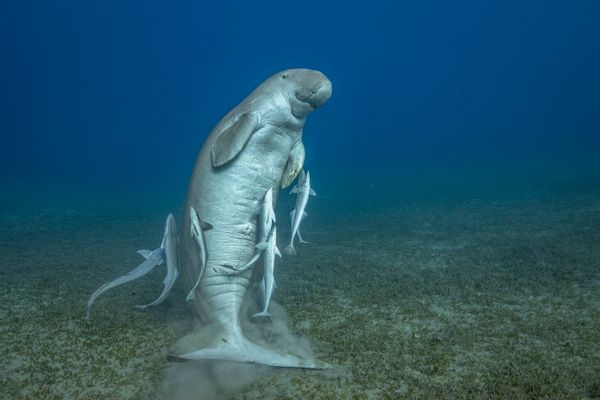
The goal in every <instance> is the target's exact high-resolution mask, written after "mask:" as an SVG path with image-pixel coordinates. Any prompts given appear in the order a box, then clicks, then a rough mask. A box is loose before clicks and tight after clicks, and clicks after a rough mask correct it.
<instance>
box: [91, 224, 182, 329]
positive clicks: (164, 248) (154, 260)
mask: <svg viewBox="0 0 600 400" xmlns="http://www.w3.org/2000/svg"><path fill="white" fill-rule="evenodd" d="M138 253H140V254H141V255H142V256H143V257H144V258H146V261H144V262H143V263H141V264H140V265H138V266H137V267H136V268H135V269H133V270H131V271H129V272H128V273H127V274H125V275H123V276H120V277H118V278H117V279H115V280H112V281H110V282H107V283H105V284H104V285H102V286H100V287H99V288H98V289H97V290H96V291H95V292H94V293H93V294H92V296H91V297H90V299H89V300H88V302H87V312H86V318H87V319H89V318H90V313H91V310H92V304H94V302H95V301H96V299H97V298H98V297H99V296H100V295H101V294H102V293H104V292H106V291H107V290H109V289H112V288H114V287H117V286H120V285H123V284H125V283H127V282H131V281H133V280H136V279H138V278H141V277H142V276H144V275H146V274H148V273H149V272H150V271H152V270H153V269H154V268H155V267H157V266H159V265H161V264H162V263H163V262H165V259H166V261H167V278H166V279H165V289H166V288H167V279H168V278H169V276H170V275H171V276H173V275H174V277H173V278H172V279H171V280H172V281H173V282H174V281H175V278H176V277H177V258H174V256H176V255H177V253H176V227H175V218H173V215H172V214H169V216H168V217H167V222H166V225H165V234H164V236H163V241H162V243H161V245H160V247H158V248H157V249H155V250H153V251H150V250H140V251H138ZM172 270H174V271H175V272H174V273H173V272H172ZM173 282H170V283H169V285H170V286H169V287H168V289H169V290H170V289H171V287H172V286H173ZM163 293H164V291H163ZM167 293H168V290H167ZM165 296H166V294H165ZM161 297H163V295H161ZM159 298H160V297H159ZM163 298H164V297H163ZM161 301H162V299H161ZM153 303H154V302H153ZM151 304H152V303H151ZM156 304H158V303H156ZM143 307H145V306H143Z"/></svg>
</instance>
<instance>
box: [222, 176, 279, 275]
mask: <svg viewBox="0 0 600 400" xmlns="http://www.w3.org/2000/svg"><path fill="white" fill-rule="evenodd" d="M274 222H275V211H273V189H272V188H269V190H267V193H265V197H264V198H263V202H262V205H261V210H260V212H259V214H258V244H257V245H256V250H255V251H254V255H253V256H252V258H251V259H250V260H249V261H248V262H247V263H246V264H244V265H242V266H241V267H238V268H234V267H231V266H229V265H225V267H228V268H233V269H234V270H235V271H234V272H233V273H240V272H242V271H245V270H246V269H248V268H250V267H251V266H252V265H253V264H254V263H255V262H256V261H257V260H258V259H259V257H260V255H261V254H262V253H263V252H264V250H265V247H266V246H259V245H260V244H261V243H266V242H267V239H268V237H269V233H270V232H271V228H272V226H273V223H274Z"/></svg>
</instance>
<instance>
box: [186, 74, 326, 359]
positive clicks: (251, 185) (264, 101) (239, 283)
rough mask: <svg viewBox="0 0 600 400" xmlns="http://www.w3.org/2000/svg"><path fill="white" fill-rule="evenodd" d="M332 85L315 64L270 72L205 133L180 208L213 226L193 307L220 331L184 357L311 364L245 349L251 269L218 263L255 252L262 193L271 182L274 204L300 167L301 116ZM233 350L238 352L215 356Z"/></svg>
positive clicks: (189, 273)
mask: <svg viewBox="0 0 600 400" xmlns="http://www.w3.org/2000/svg"><path fill="white" fill-rule="evenodd" d="M331 91H332V88H331V82H330V81H329V80H328V79H327V78H326V77H325V76H324V75H323V74H322V73H320V72H318V71H312V70H307V69H291V70H287V71H283V72H281V73H278V74H275V75H273V76H272V77H271V78H269V79H267V80H266V81H265V82H263V83H262V84H261V85H260V86H258V88H256V89H255V90H254V91H253V92H252V93H251V94H250V95H249V96H248V97H247V98H246V99H245V100H244V101H243V102H242V103H241V104H239V105H238V106H237V107H235V108H234V109H233V110H232V111H230V112H229V113H228V114H227V115H226V116H225V117H224V118H223V119H222V120H221V121H220V122H219V123H218V124H217V126H216V127H215V128H214V129H213V131H212V132H211V133H210V135H209V136H208V138H207V139H206V141H205V143H204V145H203V147H202V149H201V151H200V154H199V155H198V158H197V160H196V163H195V166H194V170H193V173H192V177H191V180H190V184H189V189H188V196H187V200H186V205H185V208H184V209H185V210H189V209H190V207H194V209H195V210H196V211H197V212H198V215H199V217H200V219H201V220H202V221H205V222H207V223H209V224H211V225H212V226H213V228H212V229H211V230H210V231H207V232H206V233H205V235H206V237H205V238H206V247H207V251H208V254H209V257H208V260H207V265H206V269H205V272H204V276H203V278H202V281H201V282H200V285H199V289H198V296H197V297H198V299H197V300H196V301H195V302H194V308H195V311H196V313H197V315H199V316H200V318H201V319H202V320H203V321H204V322H210V323H218V324H219V325H220V326H221V335H219V336H218V337H215V342H214V347H213V350H211V349H207V350H202V349H200V350H199V351H198V352H195V353H196V354H195V355H192V353H189V354H188V355H182V356H181V357H182V358H188V359H206V358H219V359H236V360H238V361H244V360H246V361H249V362H258V363H264V364H269V365H279V366H300V367H308V368H311V367H312V366H311V365H294V364H299V362H298V361H297V360H292V359H285V358H282V359H281V360H275V359H274V358H273V359H272V360H271V361H269V359H268V357H269V356H268V354H267V355H265V354H266V353H265V354H263V355H262V356H258V355H257V354H255V353H256V352H257V351H254V350H252V349H250V348H249V346H250V347H252V345H251V344H250V343H248V340H247V339H245V337H244V335H243V332H242V330H241V327H240V310H241V306H242V302H243V301H244V298H245V296H246V291H247V289H248V287H249V285H250V278H251V276H252V271H253V270H254V268H249V269H248V270H246V271H244V272H243V273H241V274H239V275H231V274H227V269H224V268H223V267H221V266H222V265H244V264H245V263H246V262H247V261H248V260H249V259H250V258H251V257H252V255H253V254H254V251H255V245H256V240H257V212H258V211H259V210H260V206H261V202H262V200H263V198H264V196H265V193H266V192H267V190H268V189H270V188H271V189H273V204H274V205H275V204H276V203H277V197H278V192H279V189H280V188H284V187H287V186H289V185H290V183H291V182H292V181H293V180H294V179H295V177H296V176H297V175H298V173H299V171H300V170H301V169H302V164H303V162H304V146H303V145H302V131H303V127H304V123H305V121H306V117H307V115H308V114H309V113H310V112H312V111H313V110H314V109H315V108H317V107H320V106H321V105H323V104H324V103H325V102H326V101H327V100H328V99H329V97H330V96H331ZM184 215H185V217H184V221H183V226H182V229H181V231H180V232H182V234H181V235H180V264H181V267H182V269H183V270H182V274H183V276H184V278H185V279H186V283H187V284H189V286H190V287H191V286H192V285H193V279H194V277H195V276H197V274H198V271H199V268H200V254H199V250H198V246H197V245H196V243H195V242H194V240H193V238H192V237H191V236H190V235H186V234H185V233H186V232H189V231H190V217H189V215H188V213H185V214H184ZM257 265H259V264H257ZM190 282H191V283H190ZM224 344H225V345H224ZM223 346H225V347H227V348H226V349H225V348H223ZM219 348H221V350H219ZM232 349H233V350H232ZM236 349H237V350H236ZM255 350H256V349H255ZM236 352H237V353H243V354H242V355H241V356H239V354H238V356H239V357H238V356H232V357H230V356H223V357H220V356H219V354H221V355H223V354H231V353H234V354H235V353H236ZM252 357H259V359H252ZM261 357H263V358H264V357H267V359H265V360H262V359H261ZM240 358H241V359H240ZM288 364H289V365H288ZM300 364H301V363H300Z"/></svg>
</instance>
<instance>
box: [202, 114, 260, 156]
mask: <svg viewBox="0 0 600 400" xmlns="http://www.w3.org/2000/svg"><path fill="white" fill-rule="evenodd" d="M257 128H258V117H257V116H256V115H255V114H244V115H242V116H241V117H239V118H238V120H237V121H235V123H234V124H233V125H231V126H230V127H229V128H227V129H225V130H224V131H223V132H221V133H219V135H218V136H217V138H216V140H215V143H214V144H213V147H212V165H213V167H220V166H222V165H225V164H227V163H228V162H229V161H231V160H233V159H234V158H235V157H236V156H237V155H238V154H239V153H240V152H241V151H242V149H243V148H244V146H245V145H246V143H247V142H248V140H250V136H252V134H253V133H254V132H255V131H256V130H257Z"/></svg>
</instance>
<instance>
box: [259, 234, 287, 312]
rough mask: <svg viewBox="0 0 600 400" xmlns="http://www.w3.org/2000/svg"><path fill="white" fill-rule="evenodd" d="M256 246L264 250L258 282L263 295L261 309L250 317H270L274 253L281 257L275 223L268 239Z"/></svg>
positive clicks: (273, 279)
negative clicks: (260, 279) (261, 272)
mask: <svg viewBox="0 0 600 400" xmlns="http://www.w3.org/2000/svg"><path fill="white" fill-rule="evenodd" d="M256 247H257V248H259V249H263V250H264V251H265V256H264V265H263V277H262V281H261V284H260V285H261V291H262V297H263V310H262V311H261V312H259V313H256V314H254V315H253V316H252V317H253V318H255V317H270V316H271V314H270V313H269V303H270V302H271V296H272V295H273V290H275V276H274V272H275V255H276V254H277V255H278V256H279V257H281V253H280V252H279V249H278V248H277V227H276V226H275V225H273V228H272V230H271V234H270V235H269V238H268V240H267V241H266V242H262V243H259V244H257V245H256Z"/></svg>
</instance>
